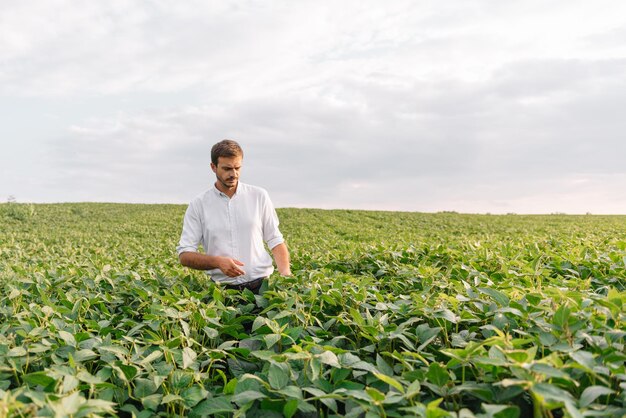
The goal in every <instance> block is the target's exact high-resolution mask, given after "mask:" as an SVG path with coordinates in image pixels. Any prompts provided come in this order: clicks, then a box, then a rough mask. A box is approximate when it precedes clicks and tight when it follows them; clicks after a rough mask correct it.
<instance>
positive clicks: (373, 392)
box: [365, 387, 385, 403]
mask: <svg viewBox="0 0 626 418" xmlns="http://www.w3.org/2000/svg"><path fill="white" fill-rule="evenodd" d="M365 393H367V394H368V395H369V396H370V398H372V400H373V401H374V402H375V403H382V402H383V401H384V400H385V394H384V393H382V392H381V391H379V390H378V389H376V388H372V387H369V388H365Z"/></svg>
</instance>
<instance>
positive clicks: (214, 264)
mask: <svg viewBox="0 0 626 418" xmlns="http://www.w3.org/2000/svg"><path fill="white" fill-rule="evenodd" d="M178 259H179V260H180V264H182V265H183V266H185V267H189V268H192V269H196V270H211V269H220V270H222V273H224V274H225V275H227V276H228V277H237V276H241V275H242V274H245V272H244V271H243V270H242V269H241V267H242V266H243V263H242V262H241V261H239V260H235V259H233V258H228V257H220V256H215V255H207V254H202V253H194V252H184V253H181V254H180V255H179V256H178Z"/></svg>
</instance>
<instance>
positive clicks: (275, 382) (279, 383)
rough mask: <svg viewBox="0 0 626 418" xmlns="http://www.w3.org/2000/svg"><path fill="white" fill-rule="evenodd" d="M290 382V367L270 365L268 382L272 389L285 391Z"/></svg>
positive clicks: (282, 364) (277, 364)
mask: <svg viewBox="0 0 626 418" xmlns="http://www.w3.org/2000/svg"><path fill="white" fill-rule="evenodd" d="M289 380H290V378H289V366H288V365H287V364H286V363H272V364H270V368H269V372H268V381H269V384H270V386H271V387H272V389H283V388H284V387H285V386H287V384H288V383H289Z"/></svg>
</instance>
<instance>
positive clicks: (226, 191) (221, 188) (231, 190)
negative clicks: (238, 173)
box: [215, 181, 239, 197]
mask: <svg viewBox="0 0 626 418" xmlns="http://www.w3.org/2000/svg"><path fill="white" fill-rule="evenodd" d="M237 186H239V182H237V185H236V186H235V187H226V186H224V185H223V184H222V183H220V182H219V181H216V182H215V188H216V189H217V190H219V191H220V192H222V193H224V194H225V195H226V196H228V197H233V196H234V195H235V192H237Z"/></svg>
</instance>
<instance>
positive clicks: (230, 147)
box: [211, 139, 243, 165]
mask: <svg viewBox="0 0 626 418" xmlns="http://www.w3.org/2000/svg"><path fill="white" fill-rule="evenodd" d="M220 157H225V158H232V157H241V158H243V150H242V149H241V147H240V146H239V144H238V143H237V142H236V141H233V140H232V139H224V140H222V141H220V142H218V143H217V144H215V145H213V148H211V162H212V163H213V164H215V165H217V162H218V159H219V158H220Z"/></svg>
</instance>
